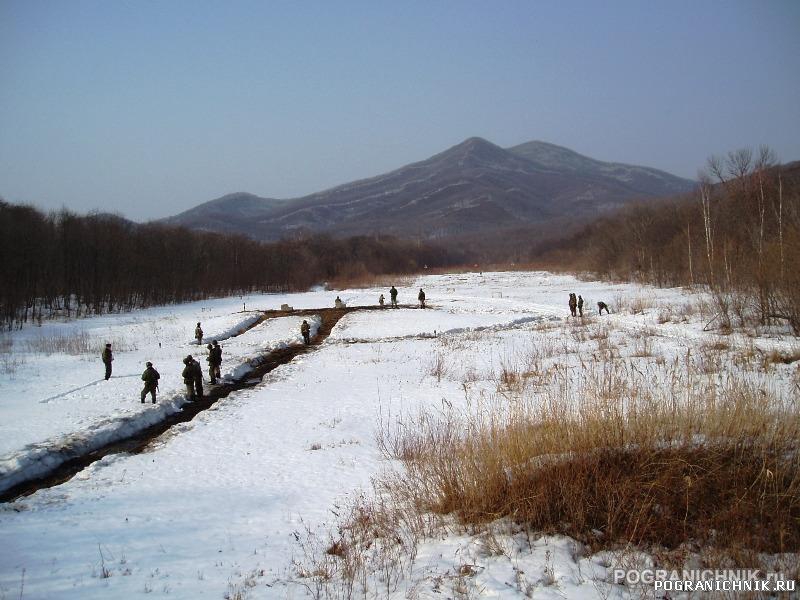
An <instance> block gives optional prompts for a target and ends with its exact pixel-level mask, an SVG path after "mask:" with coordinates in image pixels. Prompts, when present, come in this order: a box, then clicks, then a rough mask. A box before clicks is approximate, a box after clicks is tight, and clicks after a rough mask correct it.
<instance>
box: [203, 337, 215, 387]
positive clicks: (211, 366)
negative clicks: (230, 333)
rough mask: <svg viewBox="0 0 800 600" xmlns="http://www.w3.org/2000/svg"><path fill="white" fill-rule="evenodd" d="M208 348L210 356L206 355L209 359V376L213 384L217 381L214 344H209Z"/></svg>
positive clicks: (207, 359)
mask: <svg viewBox="0 0 800 600" xmlns="http://www.w3.org/2000/svg"><path fill="white" fill-rule="evenodd" d="M206 348H208V356H207V357H206V361H208V378H209V379H210V380H211V383H212V385H213V384H215V383H217V378H216V377H214V346H212V345H211V344H209V345H208V346H206Z"/></svg>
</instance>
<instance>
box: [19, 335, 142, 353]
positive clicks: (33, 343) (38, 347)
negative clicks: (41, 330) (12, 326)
mask: <svg viewBox="0 0 800 600" xmlns="http://www.w3.org/2000/svg"><path fill="white" fill-rule="evenodd" d="M107 343H110V344H111V345H112V346H113V348H114V351H115V352H127V351H130V350H136V344H135V343H132V342H130V341H127V340H123V339H117V338H114V339H108V338H101V337H97V336H94V335H90V334H89V333H88V332H86V331H75V332H73V333H68V334H53V335H47V336H45V335H40V336H38V337H34V338H31V339H29V340H25V349H26V350H27V351H28V352H34V353H40V354H47V355H51V354H71V355H73V356H80V355H87V354H90V355H97V356H100V353H101V352H102V351H103V347H104V346H105V345H106V344H107Z"/></svg>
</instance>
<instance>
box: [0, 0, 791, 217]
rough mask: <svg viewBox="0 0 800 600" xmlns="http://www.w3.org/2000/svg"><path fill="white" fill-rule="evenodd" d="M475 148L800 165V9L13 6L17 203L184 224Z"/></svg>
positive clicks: (666, 4) (9, 161)
mask: <svg viewBox="0 0 800 600" xmlns="http://www.w3.org/2000/svg"><path fill="white" fill-rule="evenodd" d="M470 136H481V137H485V138H487V139H488V140H490V141H493V142H495V143H497V144H499V145H501V146H510V145H513V144H518V143H521V142H525V141H529V140H534V139H539V140H544V141H548V142H552V143H555V144H559V145H562V146H566V147H569V148H572V149H573V150H576V151H578V152H581V153H583V154H586V155H589V156H592V157H594V158H598V159H602V160H612V161H620V162H629V163H635V164H643V165H647V166H653V167H657V168H661V169H664V170H667V171H670V172H672V173H675V174H677V175H682V176H685V177H693V176H694V175H695V174H696V171H697V169H698V168H699V167H702V166H703V164H704V162H705V159H706V158H707V157H708V156H709V155H710V154H712V153H724V152H727V151H729V150H733V149H736V148H740V147H743V146H757V145H759V144H762V143H763V144H768V145H770V146H772V147H773V148H774V149H775V150H776V152H777V153H778V155H779V157H780V159H781V160H782V161H784V162H789V161H792V160H797V159H800V2H798V1H796V0H753V1H748V2H743V1H735V0H725V1H723V0H717V1H713V2H712V1H704V0H699V1H682V0H664V1H659V2H656V1H651V0H640V1H636V2H625V1H617V0H614V1H611V2H606V1H602V2H601V1H597V2H565V1H547V2H544V1H534V0H524V1H504V0H497V1H493V0H492V1H490V0H486V1H484V2H472V1H455V0H443V1H436V0H426V1H420V2H416V1H408V0H403V1H402V2H395V1H391V2H390V1H388V0H387V1H385V2H383V1H377V2H376V1H375V0H371V1H366V2H351V1H347V0H342V1H324V2H311V1H303V2H289V1H288V0H287V1H285V2H278V1H269V0H262V1H254V2H242V1H236V0H232V1H227V2H222V1H220V2H204V1H180V0H163V1H158V2H155V1H145V0H137V1H127V2H126V1H121V0H112V1H105V0H104V1H97V2H83V1H72V0H70V1H63V0H58V1H39V0H37V1H30V0H20V1H16V0H0V196H2V197H4V198H5V199H6V200H8V201H11V202H27V203H32V204H35V205H37V206H39V207H42V208H45V209H50V208H59V207H61V206H62V205H63V206H66V207H68V208H70V209H73V210H76V211H79V212H84V211H88V210H91V209H99V210H103V211H112V212H120V213H122V214H124V215H126V216H128V217H130V218H133V219H135V220H143V219H149V218H158V217H163V216H167V215H171V214H175V213H177V212H180V211H182V210H185V209H187V208H190V207H192V206H195V205H197V204H199V203H201V202H204V201H206V200H210V199H212V198H215V197H218V196H221V195H223V194H225V193H229V192H234V191H249V192H252V193H255V194H258V195H261V196H266V197H275V198H288V197H296V196H301V195H304V194H307V193H311V192H315V191H320V190H322V189H324V188H327V187H331V186H333V185H336V184H339V183H344V182H347V181H350V180H353V179H357V178H361V177H367V176H372V175H377V174H379V173H382V172H385V171H388V170H391V169H393V168H396V167H399V166H402V165H403V164H406V163H409V162H413V161H416V160H421V159H424V158H426V157H427V156H429V155H431V154H434V153H436V152H439V151H441V150H443V149H445V148H447V147H449V146H452V145H454V144H456V143H458V142H460V141H462V140H463V139H465V138H467V137H470Z"/></svg>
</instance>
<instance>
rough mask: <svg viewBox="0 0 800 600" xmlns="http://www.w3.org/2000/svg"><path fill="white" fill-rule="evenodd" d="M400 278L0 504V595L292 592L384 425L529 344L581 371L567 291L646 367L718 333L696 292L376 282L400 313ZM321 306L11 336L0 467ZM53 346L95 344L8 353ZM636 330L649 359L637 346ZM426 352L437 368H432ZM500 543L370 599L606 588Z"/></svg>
mask: <svg viewBox="0 0 800 600" xmlns="http://www.w3.org/2000/svg"><path fill="white" fill-rule="evenodd" d="M420 286H421V287H423V288H424V289H425V291H426V294H427V300H428V303H429V305H430V306H431V307H432V308H430V309H429V310H426V311H421V310H410V309H399V310H392V309H386V310H384V311H375V312H363V313H351V314H349V315H347V316H346V317H344V318H343V319H342V320H341V321H340V322H339V324H338V325H337V326H336V327H335V328H334V331H333V333H332V334H331V336H330V338H328V340H327V341H326V342H325V343H324V344H323V345H322V346H321V347H320V348H318V349H317V350H315V351H314V352H312V353H309V354H306V355H301V356H299V357H297V358H296V359H295V360H293V361H292V362H291V363H289V364H287V365H284V366H282V367H279V368H278V369H276V370H275V371H273V372H272V373H270V374H269V375H268V376H267V377H266V378H265V380H264V381H263V382H262V384H261V385H259V386H257V387H255V388H252V389H248V390H243V391H240V392H234V393H233V394H231V395H230V396H229V397H227V398H225V399H224V400H222V401H220V402H219V403H217V404H216V405H215V406H214V407H213V408H212V409H211V410H208V411H206V412H203V413H200V414H199V415H198V416H197V417H196V418H195V419H194V420H193V421H191V422H189V423H186V424H183V425H180V426H177V427H175V428H173V429H172V430H170V432H169V433H168V434H166V435H164V436H163V437H162V438H161V439H160V440H158V441H157V442H156V443H155V444H153V446H152V447H151V449H150V450H149V451H148V452H146V453H143V454H138V455H116V456H111V457H107V458H105V459H103V460H101V461H99V462H97V463H95V464H93V465H91V466H90V467H88V468H87V469H85V470H84V471H83V472H81V473H79V474H78V475H77V476H76V477H74V478H73V479H72V480H70V481H68V482H66V483H64V484H62V485H59V486H57V487H54V488H50V489H47V490H42V491H40V492H37V493H35V494H33V495H32V496H29V497H26V498H23V499H20V500H18V501H16V502H13V503H6V504H4V505H0V598H17V597H19V596H20V595H22V597H23V598H79V599H85V598H86V599H91V598H128V597H137V596H139V595H142V594H150V595H151V596H152V597H172V598H224V597H226V594H227V595H228V596H229V597H235V595H236V594H237V593H239V594H241V596H240V597H248V598H273V597H277V598H284V597H303V596H305V595H306V593H307V592H308V590H307V588H306V587H304V585H303V584H304V582H303V581H302V580H301V579H298V577H297V575H296V570H295V569H294V568H293V566H292V563H293V559H298V560H299V559H300V558H301V554H302V550H301V544H300V543H299V540H300V541H301V540H303V539H306V538H307V536H308V533H309V532H310V533H312V534H317V535H320V536H322V537H324V532H325V531H326V530H327V529H328V528H330V527H335V525H336V522H337V517H336V515H337V514H338V513H340V512H341V511H342V507H343V506H345V505H346V504H347V503H348V501H349V500H351V499H353V498H355V497H357V496H358V495H359V494H361V493H366V492H367V490H369V487H370V486H369V484H370V478H371V477H373V476H374V475H376V474H377V473H379V472H381V471H382V470H383V469H385V468H387V467H390V466H392V465H388V464H386V462H385V461H384V460H383V459H382V458H381V456H380V453H379V451H378V449H377V447H376V442H375V431H376V429H377V427H378V426H379V424H380V422H381V420H382V419H384V418H385V417H386V415H388V414H392V415H397V414H403V413H408V412H414V411H415V410H416V408H417V407H434V408H435V407H441V406H442V405H443V403H447V404H448V405H449V406H454V407H456V409H458V408H459V407H464V405H465V402H467V399H465V398H466V396H467V394H465V389H466V388H465V382H469V385H470V386H471V387H472V388H473V389H475V390H482V391H484V392H485V393H487V394H489V393H493V392H494V391H496V390H497V373H498V371H499V369H501V368H503V366H505V365H508V364H509V363H511V362H513V361H515V360H518V359H519V357H520V356H521V355H523V354H524V353H526V352H530V351H531V348H532V346H537V347H539V348H542V347H545V346H548V348H550V353H548V360H550V361H552V362H556V361H577V360H580V359H583V360H587V361H591V360H593V359H597V360H600V358H601V357H600V354H601V353H602V352H605V351H606V349H604V348H601V347H600V344H599V343H598V342H596V341H593V340H592V338H591V336H590V335H588V334H587V335H583V334H581V333H579V332H578V333H576V332H575V330H574V329H575V328H574V327H573V324H572V323H570V322H569V319H568V317H567V316H566V315H567V314H568V310H567V306H566V298H567V294H568V293H569V292H570V291H575V292H576V293H581V294H583V297H584V299H585V300H586V302H587V308H588V309H589V310H587V313H589V314H590V317H589V318H588V321H587V323H588V325H586V326H585V327H587V328H595V329H596V328H601V327H602V328H606V329H607V330H608V331H609V335H608V343H609V344H611V345H612V346H613V347H614V348H616V350H615V351H616V352H617V353H618V354H621V355H623V356H630V357H631V360H635V361H640V364H641V365H645V366H646V365H647V364H648V362H649V361H652V360H653V357H654V356H656V355H659V356H662V357H664V359H665V360H666V359H669V358H672V357H675V356H684V355H686V353H687V350H690V349H691V350H693V351H697V352H699V351H700V350H701V349H702V348H704V347H711V346H713V344H715V343H716V344H719V340H720V339H721V338H719V336H718V335H717V334H716V333H713V332H704V331H703V326H704V325H705V323H706V322H707V321H708V318H707V316H706V315H703V314H701V313H697V314H689V313H690V311H688V310H684V309H680V307H683V306H684V305H685V304H686V303H687V302H690V301H692V302H695V301H696V299H693V298H690V297H689V295H688V294H685V293H684V292H683V291H681V290H659V289H653V288H642V287H640V286H636V285H631V284H623V285H612V284H606V283H598V282H584V281H577V280H575V279H574V278H572V277H569V276H561V275H550V274H543V273H486V274H477V273H473V274H458V275H438V276H427V277H424V278H420V279H419V280H418V281H417V282H415V284H414V285H413V286H409V287H407V288H398V289H399V291H400V297H399V300H400V302H401V303H412V302H413V299H415V298H416V295H417V291H418V289H419V287H420ZM381 292H383V293H384V294H385V295H386V296H387V298H388V291H387V290H385V289H380V290H379V289H374V290H347V291H343V292H338V295H339V296H340V297H341V298H342V300H344V301H345V302H347V303H348V305H357V304H375V303H376V301H377V297H378V295H379V294H380V293H381ZM336 295H337V293H330V292H322V291H317V292H310V293H307V294H295V295H264V296H252V297H248V298H245V299H240V298H232V299H222V300H215V301H210V302H203V303H194V304H187V305H183V306H178V307H167V308H159V309H151V310H146V311H139V312H136V313H132V314H127V315H116V316H103V317H98V318H91V319H84V320H80V321H73V322H69V323H58V324H46V325H44V326H43V327H41V328H30V329H26V330H23V331H21V332H15V333H14V334H12V337H11V339H12V340H13V348H14V356H16V357H18V359H19V362H20V364H18V365H17V366H16V370H15V372H13V373H11V374H6V375H4V379H3V382H2V389H1V390H0V456H2V459H0V460H2V462H0V471H2V469H6V470H7V471H9V472H10V471H12V470H13V469H35V468H36V465H37V463H39V462H40V460H41V454H37V453H41V452H42V451H43V450H44V451H46V450H47V449H48V448H51V447H53V445H54V444H55V445H57V444H58V443H60V442H63V440H64V439H71V440H81V439H90V438H93V437H96V436H97V431H99V430H102V428H103V427H104V426H107V425H108V424H116V425H118V424H119V423H120V422H125V419H130V420H132V421H134V422H139V421H141V420H143V419H148V418H151V417H150V416H147V415H152V418H158V417H159V415H161V414H163V413H164V412H166V411H170V410H176V409H177V406H178V405H179V404H180V402H182V401H183V397H182V395H181V380H180V377H179V373H180V369H181V368H182V365H181V362H180V359H181V358H182V357H183V356H185V355H186V354H187V353H189V352H191V351H192V350H196V349H197V346H193V345H192V344H191V341H192V332H193V329H194V324H195V322H197V321H198V320H199V321H201V322H202V323H203V327H204V330H205V333H206V335H207V336H208V337H209V338H211V337H214V336H219V337H225V334H230V333H233V331H235V330H238V329H239V327H240V326H241V325H243V324H247V322H248V320H251V319H252V318H253V313H251V312H242V308H243V306H242V304H246V308H247V310H248V311H253V310H258V309H267V308H277V307H278V306H280V304H281V303H283V302H286V303H288V304H290V305H293V306H294V307H295V308H315V307H329V306H332V305H333V298H334V297H335V296H336ZM631 299H638V301H639V304H640V305H641V306H644V308H643V309H642V310H641V311H638V312H637V313H636V314H632V313H631V311H630V310H628V311H626V312H624V313H622V312H620V313H616V312H615V314H612V315H610V316H609V317H605V316H604V317H603V318H602V320H601V319H598V318H596V317H595V316H594V315H593V314H591V313H594V310H591V309H593V307H594V305H595V303H596V301H597V300H604V301H606V302H607V303H609V305H610V306H611V309H612V311H616V309H617V305H618V304H621V303H622V302H623V301H624V302H629V301H631ZM669 307H673V308H672V309H670V308H669ZM674 307H679V310H677V313H676V312H675V310H674ZM670 311H672V313H670ZM587 331H588V329H587ZM434 332H435V333H434ZM642 332H644V336H642V335H641V334H642ZM634 334H635V335H634ZM75 335H85V336H88V337H89V339H91V340H92V341H93V342H96V344H97V348H98V350H97V352H96V353H93V354H90V355H78V356H71V355H66V354H63V353H53V354H50V355H44V354H42V353H39V352H35V351H28V348H29V347H34V346H31V345H29V344H28V342H29V341H30V340H32V339H33V338H34V337H36V336H40V337H44V338H48V337H58V336H62V337H69V336H75ZM581 336H583V337H581ZM642 337H644V338H645V339H647V340H649V341H648V342H644V343H646V344H650V345H649V347H647V348H644V349H643V348H641V347H640V345H641V344H642V343H643V342H641V341H640V340H641V339H642ZM104 340H111V341H113V342H114V343H115V345H118V346H119V349H118V350H117V352H116V354H115V357H116V360H115V362H114V374H115V377H112V379H111V381H109V382H105V381H103V380H102V372H103V367H102V364H101V363H100V361H99V357H98V356H97V354H99V349H100V348H102V342H103V341H104ZM299 341H300V336H299V320H298V319H297V318H295V317H290V318H286V319H280V320H275V321H268V322H266V323H264V324H261V325H259V326H257V327H255V328H253V329H251V330H250V331H248V332H247V333H245V334H243V335H240V336H237V337H232V338H230V339H227V340H225V341H223V342H222V345H223V347H224V351H225V355H224V358H225V363H224V369H223V371H224V373H227V374H228V375H229V376H233V375H236V374H237V373H238V372H237V369H241V368H244V367H243V365H246V364H247V362H248V361H249V360H250V359H251V358H252V357H253V356H256V355H258V354H260V353H262V352H263V351H264V350H265V349H269V348H274V347H277V346H280V345H283V344H288V343H299ZM159 342H160V343H161V346H160V347H159ZM567 343H570V344H576V345H577V347H578V348H579V352H571V353H570V355H569V357H567V356H560V355H559V347H560V346H559V345H563V346H564V348H566V346H567ZM725 344H727V345H728V346H729V347H733V348H735V347H737V346H740V347H741V348H742V351H743V352H746V351H753V352H756V351H757V349H758V348H764V349H775V348H778V349H785V350H786V351H794V350H796V348H797V347H796V345H795V343H794V342H793V341H792V340H789V339H783V338H780V337H772V338H769V339H767V338H745V337H744V336H739V337H731V336H728V337H726V338H725ZM717 354H719V352H717ZM204 358H205V356H204V355H203V356H202V359H203V361H202V362H203V365H204V366H205V362H204ZM711 358H712V357H709V360H710V359H711ZM145 360H152V361H153V362H154V363H155V365H156V368H158V369H159V371H160V373H161V375H162V380H161V381H162V385H161V392H160V402H159V404H158V405H156V406H155V407H153V406H152V405H141V404H140V403H139V400H138V393H139V390H140V389H141V382H140V380H139V376H140V374H141V371H142V370H143V368H144V366H143V362H144V361H145ZM437 361H439V362H443V363H444V365H445V367H446V368H445V369H444V370H442V369H439V371H438V373H437V374H436V376H434V372H435V370H436V369H435V366H436V364H437ZM753 377H754V378H755V379H757V380H758V381H760V382H762V383H764V384H769V385H774V386H777V387H779V388H781V389H783V390H785V392H786V393H793V390H794V386H797V381H798V377H797V367H796V364H788V365H777V366H776V367H775V368H773V369H772V370H770V371H769V372H764V373H762V372H760V371H758V369H757V368H755V367H754V368H753ZM98 380H99V381H98ZM798 391H800V388H798ZM515 535H516V534H514V533H513V532H512V533H509V534H508V535H507V536H505V537H504V538H502V536H501V538H502V539H503V543H505V544H508V546H509V548H510V549H511V550H510V551H509V553H508V556H506V555H502V556H487V555H485V554H482V553H481V552H478V551H477V550H476V544H478V543H479V542H478V541H476V539H475V538H471V537H469V536H464V535H461V536H459V535H452V536H449V537H447V538H446V539H444V540H432V541H429V542H427V543H426V544H425V545H424V546H422V547H421V549H420V556H419V559H418V561H417V565H418V568H417V571H416V572H415V573H410V574H409V576H408V578H407V579H406V580H404V581H403V582H401V583H400V584H399V585H398V587H397V589H395V590H393V591H392V593H390V594H389V595H391V596H392V597H397V598H402V597H405V595H406V594H407V593H408V592H409V590H410V589H411V587H410V586H415V587H414V588H413V589H415V590H417V591H418V592H419V593H421V594H422V595H423V597H427V596H428V594H430V596H434V595H436V594H438V593H440V592H441V591H442V590H437V589H436V585H439V584H437V583H436V582H437V581H438V582H439V583H440V584H441V582H442V581H449V582H451V583H452V582H458V585H459V586H461V585H464V586H467V590H468V591H469V590H472V592H471V593H474V594H476V595H477V593H478V591H479V590H482V592H483V593H485V594H487V595H500V596H520V597H522V596H525V595H527V594H528V592H529V591H530V590H532V589H535V590H536V593H537V595H545V596H552V597H556V596H557V597H596V596H598V595H606V594H610V595H612V596H614V595H619V594H621V593H622V591H621V589H618V586H616V587H615V586H608V585H607V584H604V583H603V580H604V579H605V578H606V573H605V568H606V566H607V563H606V562H604V559H603V557H597V556H595V557H577V558H576V557H575V556H574V552H571V551H570V550H569V548H570V547H571V544H572V541H571V540H568V539H567V538H555V537H552V538H547V537H545V538H541V539H540V540H539V541H537V542H536V544H534V546H533V547H531V546H530V545H528V548H527V550H523V549H522V547H523V545H522V544H520V543H517V541H518V540H517V541H515V539H516V538H515ZM466 556H470V559H469V560H470V561H471V562H469V564H470V565H474V573H471V574H469V573H468V574H467V576H466V577H464V576H463V575H464V573H457V571H458V570H459V569H461V568H462V567H463V565H464V564H466V563H465V562H464V557H466ZM515 565H516V566H515ZM520 565H522V566H524V567H525V569H527V570H525V569H523V570H525V576H524V577H521V576H520V575H519V570H520V569H521V567H520V568H519V569H518V568H517V567H519V566H520ZM604 565H605V566H604ZM544 567H547V569H549V571H548V570H547V569H545V568H544ZM471 568H472V567H471ZM514 569H517V570H514ZM437 573H439V574H442V575H446V576H449V577H450V578H449V579H447V578H445V579H442V578H441V577H439V576H438V575H436V574H437ZM456 575H458V577H457V576H456ZM437 577H439V578H438V579H437ZM531 586H532V587H531ZM444 591H445V593H446V594H447V595H448V596H451V595H453V594H454V592H453V589H447V590H444ZM21 592H22V594H21ZM435 597H439V596H438V595H436V596H435Z"/></svg>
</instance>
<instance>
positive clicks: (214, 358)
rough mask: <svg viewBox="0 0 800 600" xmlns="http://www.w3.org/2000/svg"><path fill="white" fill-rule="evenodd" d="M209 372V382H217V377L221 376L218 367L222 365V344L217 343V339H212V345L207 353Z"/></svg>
mask: <svg viewBox="0 0 800 600" xmlns="http://www.w3.org/2000/svg"><path fill="white" fill-rule="evenodd" d="M208 365H209V373H210V375H211V383H217V379H221V378H222V374H221V373H220V367H221V366H222V346H220V345H219V342H218V341H217V340H214V345H213V346H212V347H211V350H210V351H209V354H208Z"/></svg>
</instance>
